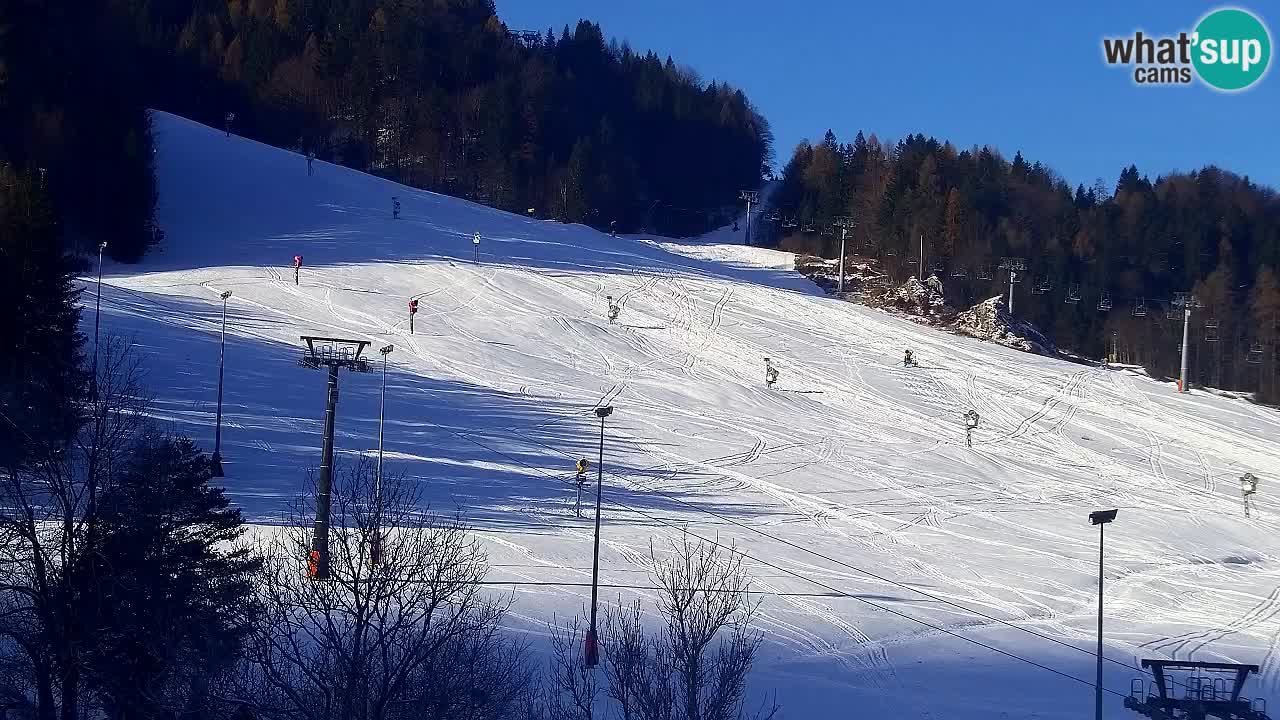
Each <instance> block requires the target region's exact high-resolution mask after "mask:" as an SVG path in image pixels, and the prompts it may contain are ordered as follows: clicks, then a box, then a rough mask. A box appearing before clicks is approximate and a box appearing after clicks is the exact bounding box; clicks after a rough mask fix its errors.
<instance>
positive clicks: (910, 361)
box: [902, 350, 917, 367]
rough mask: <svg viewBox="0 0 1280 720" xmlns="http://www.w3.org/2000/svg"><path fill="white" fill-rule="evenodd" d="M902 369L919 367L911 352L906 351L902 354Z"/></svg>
mask: <svg viewBox="0 0 1280 720" xmlns="http://www.w3.org/2000/svg"><path fill="white" fill-rule="evenodd" d="M902 367H917V365H916V359H915V357H914V356H913V355H912V354H911V351H910V350H904V351H903V352H902Z"/></svg>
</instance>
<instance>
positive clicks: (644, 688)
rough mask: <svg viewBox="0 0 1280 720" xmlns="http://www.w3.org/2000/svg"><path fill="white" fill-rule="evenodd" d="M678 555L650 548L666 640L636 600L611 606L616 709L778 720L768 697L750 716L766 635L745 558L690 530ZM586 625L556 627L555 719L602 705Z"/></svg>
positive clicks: (662, 717)
mask: <svg viewBox="0 0 1280 720" xmlns="http://www.w3.org/2000/svg"><path fill="white" fill-rule="evenodd" d="M671 550H672V552H671V554H670V555H669V556H662V557H660V556H659V554H658V552H657V551H656V550H655V549H654V548H653V547H652V546H651V547H650V550H649V553H650V559H651V560H652V562H653V578H654V580H655V582H656V584H657V587H658V591H657V603H656V604H657V608H656V609H657V611H658V615H659V616H660V617H661V619H662V621H663V629H662V630H661V631H660V632H659V633H658V634H656V635H647V634H646V632H645V625H644V621H643V614H642V609H641V605H640V603H639V602H638V601H637V602H633V603H632V604H630V605H625V604H623V603H622V601H621V600H619V602H618V604H617V605H616V606H610V607H606V608H605V613H604V633H603V640H604V641H603V643H602V645H601V652H602V657H603V659H604V680H605V681H607V685H606V686H605V687H604V688H603V690H604V692H605V694H606V695H607V696H608V698H609V699H610V700H612V701H613V703H612V705H611V706H610V708H608V710H609V711H611V715H612V716H615V717H619V718H621V720H743V719H744V718H748V717H750V718H752V719H753V720H770V719H771V718H773V717H774V716H775V715H776V714H777V712H778V710H779V707H778V705H777V704H776V703H774V702H773V701H771V700H768V699H766V700H764V701H763V702H762V703H761V705H760V708H759V709H758V710H757V711H756V712H754V713H751V714H748V712H747V711H746V709H745V707H744V703H745V699H746V690H747V687H746V686H747V678H748V676H749V675H750V672H751V667H752V664H753V662H754V660H755V657H756V652H757V651H758V650H759V647H760V642H761V639H762V636H761V634H760V633H759V632H758V631H754V630H752V629H751V620H752V618H753V617H754V615H755V612H756V609H757V607H758V606H759V603H758V602H753V601H752V600H751V598H750V596H749V594H748V588H747V578H746V573H745V572H744V571H743V569H742V556H741V555H740V554H738V553H737V552H735V551H734V549H733V548H732V547H724V546H722V545H719V544H717V543H707V542H702V541H698V542H693V541H692V540H691V539H690V537H689V536H688V535H687V534H686V535H682V536H681V538H680V540H679V541H675V542H673V543H672V546H671ZM580 622H581V621H580V620H576V621H575V622H574V623H573V624H572V625H569V626H563V627H553V628H552V630H553V632H552V659H551V677H550V683H551V687H550V688H549V689H548V703H547V711H548V714H549V715H550V716H551V717H552V718H557V719H559V718H568V719H570V720H578V719H579V718H583V719H585V718H591V717H592V712H593V710H596V709H597V708H593V707H592V706H593V704H596V703H595V702H594V701H595V697H596V693H597V691H598V688H597V685H596V683H597V682H599V681H598V680H597V676H596V675H595V673H594V672H593V671H592V670H590V669H588V668H586V667H584V666H583V661H582V655H581V652H580V650H579V647H580V638H579V626H580ZM601 716H602V717H604V716H605V715H603V714H602V715H601Z"/></svg>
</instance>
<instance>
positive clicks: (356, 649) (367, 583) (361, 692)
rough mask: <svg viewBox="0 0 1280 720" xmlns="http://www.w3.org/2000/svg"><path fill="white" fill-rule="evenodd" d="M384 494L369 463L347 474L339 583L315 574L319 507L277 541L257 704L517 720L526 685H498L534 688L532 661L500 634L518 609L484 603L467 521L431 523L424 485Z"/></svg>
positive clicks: (331, 712)
mask: <svg viewBox="0 0 1280 720" xmlns="http://www.w3.org/2000/svg"><path fill="white" fill-rule="evenodd" d="M377 487H378V483H377V482H376V478H375V471H374V466H373V464H372V463H370V462H369V461H368V460H366V459H364V458H361V459H359V460H357V461H355V462H354V464H353V465H351V466H349V467H348V468H347V469H346V470H345V471H343V472H342V473H340V474H339V478H338V481H337V482H335V484H334V487H333V493H332V502H333V509H332V514H331V525H330V532H329V549H330V557H331V560H330V572H331V578H330V579H329V580H323V581H317V580H312V579H309V578H308V577H307V575H306V558H307V554H308V552H309V550H310V543H311V530H312V521H313V519H314V508H313V506H312V505H311V503H310V502H309V501H301V502H300V503H299V504H298V505H296V506H295V508H294V510H293V511H292V512H291V514H290V516H289V519H288V522H287V524H286V525H285V526H284V527H282V528H279V529H273V530H270V531H267V532H265V534H264V536H263V538H262V539H261V548H262V554H263V556H264V557H263V559H264V563H265V564H264V571H263V576H262V578H261V580H260V583H259V585H260V592H261V601H262V604H263V606H264V617H263V619H262V622H261V623H260V627H259V628H258V631H257V632H256V633H255V635H254V638H253V640H252V641H251V643H250V649H249V664H248V666H247V667H246V668H245V674H244V676H245V682H246V684H247V687H245V688H244V689H243V691H242V692H243V694H244V698H245V701H246V702H250V703H251V704H252V705H253V706H254V707H256V709H257V710H258V712H260V713H261V714H263V715H266V716H268V717H273V718H281V719H286V718H287V719H293V720H334V719H336V720H394V719H395V718H401V717H415V718H422V717H428V718H429V717H441V718H443V717H462V718H482V717H483V718H489V717H502V716H504V715H503V714H502V713H507V711H508V710H510V708H511V707H513V706H514V704H515V702H516V699H515V697H516V696H517V695H518V694H519V693H518V692H516V691H519V690H520V689H521V688H520V686H519V683H515V684H514V685H513V686H512V687H508V688H494V687H486V684H487V683H489V682H493V683H499V682H502V681H503V678H506V680H508V681H511V680H513V679H515V678H518V677H521V676H520V673H521V672H522V668H523V667H524V664H523V662H522V658H523V653H522V652H521V649H520V648H518V647H516V646H515V645H514V644H513V643H511V642H510V641H509V640H507V639H506V638H505V637H501V636H500V635H498V634H497V632H496V629H497V628H498V625H499V622H500V620H501V619H502V617H503V615H504V613H505V611H506V609H507V607H508V605H509V602H508V601H504V600H496V599H493V598H491V597H488V596H487V595H485V594H483V593H482V592H481V590H480V587H479V582H480V581H481V579H482V578H483V577H484V575H485V572H486V570H487V561H486V558H485V555H484V554H483V552H481V550H480V548H479V546H478V545H477V544H476V541H475V540H474V539H473V538H472V537H471V535H470V534H469V533H468V532H467V529H466V528H465V527H464V526H463V525H462V524H461V523H460V522H459V521H458V520H457V519H452V518H445V517H440V516H438V515H435V514H432V513H429V512H424V510H423V508H422V507H421V506H420V505H419V503H418V491H417V489H416V485H414V484H413V483H410V482H406V481H405V480H404V479H403V477H401V476H398V475H397V476H388V477H385V478H384V479H383V481H382V483H381V498H380V502H379V497H378V495H377ZM376 533H381V537H382V540H381V553H380V561H379V562H378V563H377V564H376V565H375V564H374V563H373V562H371V557H370V545H371V542H372V540H373V537H374V535H375V534H376ZM486 663H488V664H487V665H486ZM480 666H484V668H485V672H478V671H475V670H476V668H479V667H480ZM472 671H474V672H472ZM467 672H470V673H471V674H469V675H468V674H466V673H467ZM521 682H524V683H525V684H526V685H527V683H528V682H529V680H528V678H527V677H526V678H524V679H523V680H521ZM445 687H448V688H451V690H450V692H448V693H442V692H440V690H441V689H442V688H445ZM506 690H511V691H512V692H510V693H505V691H506ZM499 706H501V707H499ZM499 710H500V711H501V712H498V711H499ZM495 713H496V714H495Z"/></svg>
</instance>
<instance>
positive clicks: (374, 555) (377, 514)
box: [369, 345, 396, 567]
mask: <svg viewBox="0 0 1280 720" xmlns="http://www.w3.org/2000/svg"><path fill="white" fill-rule="evenodd" d="M395 349H396V347H395V346H394V345H387V346H384V347H380V348H378V352H380V353H382V399H381V400H380V401H379V402H378V474H377V475H376V476H375V477H374V479H373V505H374V510H373V533H372V535H371V539H370V541H369V563H370V564H371V565H373V566H374V567H377V566H378V564H379V563H380V562H381V561H382V435H383V433H382V429H383V424H384V421H385V420H386V409H387V356H388V355H390V354H391V351H392V350H395Z"/></svg>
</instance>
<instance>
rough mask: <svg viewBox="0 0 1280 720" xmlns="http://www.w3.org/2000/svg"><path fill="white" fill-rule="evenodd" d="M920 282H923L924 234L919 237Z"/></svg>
mask: <svg viewBox="0 0 1280 720" xmlns="http://www.w3.org/2000/svg"><path fill="white" fill-rule="evenodd" d="M920 282H924V234H923V233H922V234H921V235H920Z"/></svg>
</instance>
